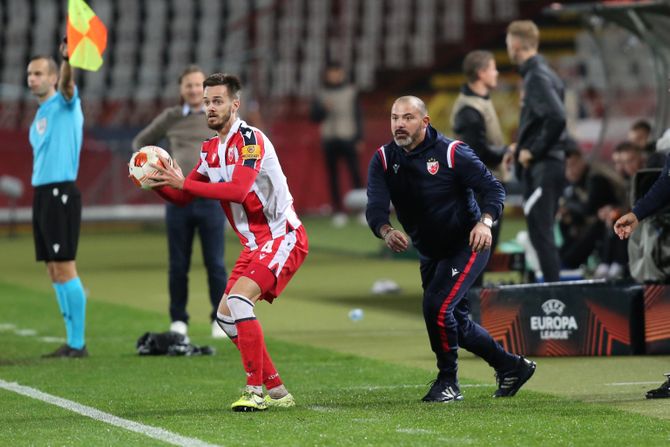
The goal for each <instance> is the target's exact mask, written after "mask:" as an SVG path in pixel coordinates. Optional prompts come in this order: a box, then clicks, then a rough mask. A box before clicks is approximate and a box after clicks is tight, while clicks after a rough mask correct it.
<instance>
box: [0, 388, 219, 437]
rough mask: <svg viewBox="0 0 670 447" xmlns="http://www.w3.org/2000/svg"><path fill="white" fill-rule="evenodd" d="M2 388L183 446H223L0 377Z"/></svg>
mask: <svg viewBox="0 0 670 447" xmlns="http://www.w3.org/2000/svg"><path fill="white" fill-rule="evenodd" d="M0 388H2V389H5V390H7V391H13V392H15V393H17V394H22V395H24V396H28V397H32V398H33V399H37V400H41V401H42V402H46V403H49V404H52V405H56V406H58V407H61V408H65V409H66V410H69V411H72V412H74V413H79V414H81V415H82V416H86V417H89V418H91V419H95V420H96V421H101V422H105V423H107V424H110V425H115V426H117V427H121V428H124V429H126V430H128V431H133V432H135V433H139V434H141V435H144V436H147V437H149V438H154V439H158V440H159V441H163V442H166V443H168V444H172V445H178V446H183V447H221V446H218V445H216V444H208V443H206V442H204V441H201V440H199V439H196V438H188V437H186V436H181V435H178V434H176V433H172V432H170V431H167V430H165V429H162V428H158V427H151V426H149V425H144V424H140V423H139V422H133V421H130V420H128V419H123V418H120V417H117V416H114V415H113V414H109V413H105V412H104V411H100V410H97V409H95V408H93V407H89V406H86V405H82V404H78V403H77V402H74V401H71V400H68V399H63V398H61V397H57V396H52V395H51V394H47V393H43V392H42V391H40V390H37V389H35V388H30V387H27V386H23V385H19V384H18V383H16V382H6V381H4V380H2V379H0Z"/></svg>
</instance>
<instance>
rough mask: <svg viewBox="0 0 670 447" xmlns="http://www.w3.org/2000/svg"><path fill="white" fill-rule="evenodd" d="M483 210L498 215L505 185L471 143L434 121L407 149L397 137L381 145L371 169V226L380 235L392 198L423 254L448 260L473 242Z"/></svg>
mask: <svg viewBox="0 0 670 447" xmlns="http://www.w3.org/2000/svg"><path fill="white" fill-rule="evenodd" d="M474 192H476V193H478V194H479V197H480V199H481V200H480V203H481V204H482V208H481V212H486V213H488V214H490V215H491V216H492V217H493V219H494V220H495V219H497V218H498V217H499V216H500V213H501V212H502V209H503V202H504V200H505V190H504V189H503V186H502V184H501V183H500V182H499V181H498V180H497V179H496V178H495V177H494V176H493V174H491V172H490V171H489V170H488V169H487V168H486V166H484V164H483V163H482V162H481V161H480V160H479V158H477V156H476V155H475V153H474V152H473V151H472V149H470V147H468V146H467V145H466V144H465V143H463V142H461V141H457V140H450V139H448V138H447V137H445V136H444V135H442V134H441V133H439V132H437V131H436V130H435V129H433V127H431V126H428V129H427V130H426V138H425V139H424V140H423V141H422V142H421V144H419V146H417V147H416V148H414V150H412V151H411V152H405V150H404V149H402V148H401V147H399V146H397V145H396V144H395V143H394V142H393V141H391V142H390V143H388V144H386V145H385V146H382V147H380V148H379V149H377V152H376V153H375V154H374V155H373V157H372V160H370V166H369V169H368V205H367V210H366V217H367V220H368V225H369V226H370V228H371V229H372V231H373V232H374V233H375V235H377V236H378V237H379V229H380V228H381V227H382V225H384V224H388V223H389V202H392V203H393V206H394V207H395V210H396V213H397V215H398V220H399V221H400V223H401V224H402V226H403V228H404V230H405V232H406V233H407V234H408V235H409V237H410V238H411V239H412V243H413V244H414V246H415V247H416V249H417V250H418V251H419V253H421V255H423V256H425V257H428V258H433V259H442V258H444V257H447V256H449V255H452V254H453V253H456V252H458V251H460V250H462V249H463V248H464V247H466V246H467V245H468V242H469V241H468V238H469V235H470V231H471V230H472V228H473V227H474V225H475V224H476V223H477V221H478V220H479V218H480V216H481V212H480V208H479V206H478V205H477V202H476V201H475V197H474Z"/></svg>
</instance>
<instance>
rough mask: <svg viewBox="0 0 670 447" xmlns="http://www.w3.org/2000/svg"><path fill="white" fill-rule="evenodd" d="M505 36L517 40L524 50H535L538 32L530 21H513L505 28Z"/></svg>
mask: <svg viewBox="0 0 670 447" xmlns="http://www.w3.org/2000/svg"><path fill="white" fill-rule="evenodd" d="M507 34H509V35H511V36H514V37H517V38H519V40H520V41H521V45H522V46H523V48H524V49H526V50H537V47H538V45H539V44H540V30H539V29H538V28H537V25H535V23H533V22H532V21H531V20H515V21H513V22H512V23H510V24H509V26H507Z"/></svg>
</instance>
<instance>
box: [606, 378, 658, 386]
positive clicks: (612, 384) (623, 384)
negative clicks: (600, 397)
mask: <svg viewBox="0 0 670 447" xmlns="http://www.w3.org/2000/svg"><path fill="white" fill-rule="evenodd" d="M657 383H661V380H660V379H659V380H656V381H654V382H614V383H606V384H605V385H607V386H629V385H654V384H657Z"/></svg>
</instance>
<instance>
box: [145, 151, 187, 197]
mask: <svg viewBox="0 0 670 447" xmlns="http://www.w3.org/2000/svg"><path fill="white" fill-rule="evenodd" d="M158 158H159V159H160V161H161V162H160V164H152V165H151V166H152V167H153V168H155V169H156V170H157V171H158V173H157V174H153V175H150V176H148V178H150V179H151V180H153V181H154V182H155V183H152V184H151V187H152V188H160V187H162V186H170V187H172V188H175V189H184V174H183V173H182V171H181V168H180V167H179V165H178V164H177V160H173V162H172V163H173V164H170V162H169V161H168V159H166V158H164V157H161V156H158Z"/></svg>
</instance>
